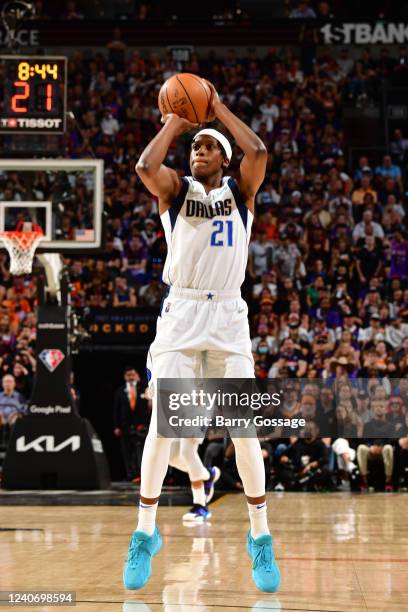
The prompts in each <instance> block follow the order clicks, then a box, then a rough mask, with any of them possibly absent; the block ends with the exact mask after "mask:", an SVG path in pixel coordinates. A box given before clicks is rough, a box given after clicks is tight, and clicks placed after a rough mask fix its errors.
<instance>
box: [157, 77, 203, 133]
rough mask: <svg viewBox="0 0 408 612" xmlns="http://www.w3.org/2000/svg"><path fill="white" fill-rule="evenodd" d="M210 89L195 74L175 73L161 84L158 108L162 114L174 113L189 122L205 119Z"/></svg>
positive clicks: (198, 121) (199, 121) (201, 121)
mask: <svg viewBox="0 0 408 612" xmlns="http://www.w3.org/2000/svg"><path fill="white" fill-rule="evenodd" d="M210 100H211V90H210V88H209V86H208V85H207V83H206V82H205V81H204V80H203V79H201V78H200V77H199V76H196V75H195V74H189V73H188V72H182V73H180V74H175V75H173V76H172V77H170V78H169V79H167V81H166V82H165V83H164V84H163V86H162V88H161V89H160V92H159V109H160V112H161V113H162V115H167V114H168V113H176V115H179V116H180V117H183V118H184V119H187V120H188V121H191V123H204V122H205V121H207V117H208V111H209V106H210Z"/></svg>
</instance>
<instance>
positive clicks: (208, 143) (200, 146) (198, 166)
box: [190, 136, 225, 179]
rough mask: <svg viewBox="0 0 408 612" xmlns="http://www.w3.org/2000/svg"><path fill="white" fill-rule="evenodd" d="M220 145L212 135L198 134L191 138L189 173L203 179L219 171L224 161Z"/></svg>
mask: <svg viewBox="0 0 408 612" xmlns="http://www.w3.org/2000/svg"><path fill="white" fill-rule="evenodd" d="M224 161H225V160H224V157H223V155H222V152H221V149H220V146H219V144H218V142H217V140H216V139H215V138H213V137H212V136H199V137H198V138H195V139H194V140H193V143H192V145H191V154H190V168H191V173H192V175H193V177H194V178H196V179H205V178H207V177H209V176H212V175H213V174H216V173H217V172H219V171H220V170H221V168H222V166H223V163H224Z"/></svg>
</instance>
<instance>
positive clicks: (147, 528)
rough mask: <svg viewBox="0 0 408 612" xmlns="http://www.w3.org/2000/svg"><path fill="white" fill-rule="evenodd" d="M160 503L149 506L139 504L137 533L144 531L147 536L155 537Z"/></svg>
mask: <svg viewBox="0 0 408 612" xmlns="http://www.w3.org/2000/svg"><path fill="white" fill-rule="evenodd" d="M158 505H159V502H156V503H155V504H152V505H148V504H144V503H142V502H140V503H139V517H138V521H137V527H136V531H144V532H145V533H147V535H149V536H151V535H153V531H154V528H155V525H156V513H157V507H158Z"/></svg>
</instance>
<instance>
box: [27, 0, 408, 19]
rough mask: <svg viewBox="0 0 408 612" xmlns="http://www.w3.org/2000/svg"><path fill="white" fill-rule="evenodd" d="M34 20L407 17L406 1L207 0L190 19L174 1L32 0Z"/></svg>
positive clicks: (177, 1)
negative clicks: (55, 0)
mask: <svg viewBox="0 0 408 612" xmlns="http://www.w3.org/2000/svg"><path fill="white" fill-rule="evenodd" d="M34 4H35V8H36V18H37V19H69V20H76V19H92V18H93V19H109V18H120V19H129V20H135V21H153V20H161V21H163V20H164V21H168V22H174V21H193V20H197V21H198V20H212V22H213V23H214V25H228V24H229V23H233V22H237V21H243V20H244V21H248V20H259V19H265V18H269V19H285V18H290V19H324V20H331V19H349V20H352V21H358V20H368V19H376V18H382V17H386V18H390V19H397V18H403V17H406V16H407V15H408V3H407V2H406V0H399V1H398V2H397V0H388V2H386V1H385V0H373V1H372V2H370V3H369V4H367V3H365V4H364V5H361V6H360V5H359V4H356V3H355V2H352V1H351V0H330V1H327V0H274V1H273V2H269V3H264V6H262V3H260V2H253V3H251V2H250V0H247V1H246V2H245V1H244V2H243V1H242V0H241V1H240V0H221V1H220V0H208V1H207V2H206V3H205V4H203V5H202V6H200V11H199V13H197V14H195V15H194V17H192V16H191V14H190V12H189V11H186V6H185V3H183V2H182V1H181V0H173V2H171V3H168V4H166V3H163V2H159V1H158V0H156V1H155V0H150V2H149V1H145V0H98V2H93V1H92V0H67V1H66V2H65V3H55V2H53V0H35V2H34Z"/></svg>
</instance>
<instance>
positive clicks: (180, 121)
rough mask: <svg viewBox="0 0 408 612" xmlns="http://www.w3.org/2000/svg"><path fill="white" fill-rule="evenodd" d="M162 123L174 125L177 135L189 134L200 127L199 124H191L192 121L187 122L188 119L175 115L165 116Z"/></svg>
mask: <svg viewBox="0 0 408 612" xmlns="http://www.w3.org/2000/svg"><path fill="white" fill-rule="evenodd" d="M161 122H162V123H165V124H167V123H171V124H174V126H175V130H176V134H184V132H189V131H190V130H194V129H196V128H198V127H200V124H199V123H191V121H187V119H184V118H183V117H179V115H176V114H175V113H169V114H168V115H163V116H162V118H161Z"/></svg>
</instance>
